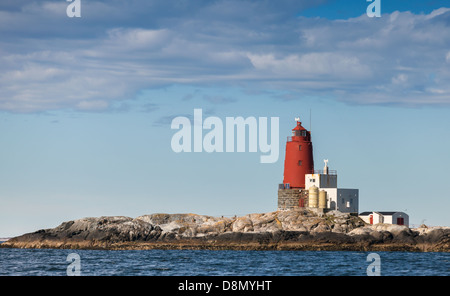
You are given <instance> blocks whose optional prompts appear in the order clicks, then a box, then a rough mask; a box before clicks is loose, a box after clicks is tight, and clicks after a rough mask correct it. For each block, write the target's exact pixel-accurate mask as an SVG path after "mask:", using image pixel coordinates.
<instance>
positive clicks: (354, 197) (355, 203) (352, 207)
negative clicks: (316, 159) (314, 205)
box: [305, 159, 359, 213]
mask: <svg viewBox="0 0 450 296" xmlns="http://www.w3.org/2000/svg"><path fill="white" fill-rule="evenodd" d="M313 185H314V186H316V187H318V188H319V191H321V190H324V191H326V192H327V208H328V209H331V210H338V211H340V212H343V213H358V209H359V190H358V189H344V188H338V186H337V173H336V171H331V170H328V160H327V159H326V160H325V167H324V169H323V171H318V173H315V174H307V175H305V189H306V190H309V188H310V187H312V186H313Z"/></svg>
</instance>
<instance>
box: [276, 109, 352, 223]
mask: <svg viewBox="0 0 450 296" xmlns="http://www.w3.org/2000/svg"><path fill="white" fill-rule="evenodd" d="M295 122H296V126H295V127H294V128H293V129H292V135H291V136H289V137H288V138H287V142H286V155H285V159H284V176H283V183H282V184H279V186H278V210H281V211H283V210H295V209H302V208H308V209H310V210H315V211H321V212H325V211H329V210H338V211H341V212H345V213H352V214H355V213H356V214H357V213H358V207H359V206H358V204H359V190H358V189H347V188H339V187H338V184H337V172H336V171H335V170H329V169H328V159H324V163H325V166H324V168H323V170H314V159H313V145H312V141H311V132H310V131H308V130H306V129H305V128H304V127H303V126H302V123H301V121H300V118H296V119H295Z"/></svg>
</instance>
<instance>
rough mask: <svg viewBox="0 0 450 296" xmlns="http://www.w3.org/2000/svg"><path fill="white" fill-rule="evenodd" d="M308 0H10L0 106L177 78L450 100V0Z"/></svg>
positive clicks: (0, 27)
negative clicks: (397, 2)
mask: <svg viewBox="0 0 450 296" xmlns="http://www.w3.org/2000/svg"><path fill="white" fill-rule="evenodd" d="M309 2H311V1H250V0H248V1H237V0H235V1H233V0H229V1H227V0H218V1H206V0H205V1H138V0H132V1H83V0H82V17H81V18H68V17H67V15H66V12H65V11H66V7H67V3H68V2H65V1H3V2H2V4H0V36H1V38H0V67H1V69H2V71H1V73H0V110H2V111H8V112H42V111H49V110H59V109H74V110H81V111H86V110H89V111H96V110H107V109H108V108H110V107H111V106H112V104H114V103H115V102H118V101H125V100H130V99H133V98H134V97H135V96H136V94H137V93H138V92H139V91H140V90H142V89H151V88H157V87H158V88H159V87H164V86H168V85H174V84H180V85H195V86H199V87H201V86H205V87H207V86H213V85H214V86H217V85H223V86H230V87H238V88H242V89H244V90H247V91H255V90H261V91H264V90H280V91H283V92H285V93H288V94H289V96H288V97H289V98H301V97H302V96H326V97H327V98H334V99H335V100H339V101H344V102H347V103H351V104H377V105H379V104H383V105H399V106H449V105H450V84H449V83H448V82H449V81H450V70H449V69H450V34H448V32H449V27H450V9H449V8H439V9H436V10H434V11H432V12H431V13H429V14H414V13H411V12H398V11H396V12H393V13H390V14H383V15H382V17H381V18H369V17H367V16H366V15H365V11H362V12H361V16H360V17H357V18H350V19H338V20H329V19H326V18H307V17H301V16H298V15H299V12H301V11H302V10H304V9H306V8H308V7H310V6H311V5H312V4H311V3H309ZM323 2H326V1H315V4H314V5H318V4H320V3H323ZM204 99H205V100H207V101H210V102H213V103H224V102H233V101H234V100H235V99H234V98H233V99H230V98H224V97H220V96H215V97H213V96H210V97H205V98H204Z"/></svg>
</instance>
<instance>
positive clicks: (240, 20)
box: [0, 0, 450, 237]
mask: <svg viewBox="0 0 450 296" xmlns="http://www.w3.org/2000/svg"><path fill="white" fill-rule="evenodd" d="M81 3H82V9H81V18H68V17H67V15H66V7H67V5H68V4H69V3H68V2H66V1H62V0H57V1H56V0H55V1H2V2H1V4H0V37H1V38H0V67H1V69H2V71H1V72H0V75H1V79H0V135H1V138H0V141H1V145H0V163H1V166H0V179H1V180H2V183H1V184H2V186H0V202H1V206H0V237H1V236H14V235H19V234H22V233H24V232H31V231H35V230H37V229H41V228H50V227H55V226H57V225H59V224H60V223H61V222H63V221H67V220H71V219H77V218H82V217H87V216H107V215H124V216H130V217H137V216H139V215H144V214H151V213H157V212H166V213H198V214H205V215H245V214H248V213H255V212H267V211H274V210H276V201H277V184H278V183H280V182H281V181H282V177H283V160H284V148H285V139H286V137H287V136H289V135H290V130H291V129H292V128H293V126H294V125H295V122H294V118H295V117H297V116H300V117H301V118H302V121H303V122H304V124H305V126H306V127H307V128H308V129H309V128H310V112H311V114H312V118H311V122H312V134H313V144H314V158H315V162H316V168H317V169H320V168H322V166H323V159H324V158H327V159H329V165H330V168H331V169H336V170H337V171H338V183H339V186H340V187H344V188H345V187H347V188H358V189H359V190H360V211H366V210H399V211H406V212H407V213H408V214H409V215H410V222H411V223H415V224H420V223H422V222H425V223H426V224H430V225H447V226H450V220H449V216H448V214H447V212H446V210H447V209H448V208H449V206H450V204H449V199H448V194H447V193H446V190H445V184H446V182H447V180H448V176H449V173H448V171H447V166H448V164H449V163H450V156H449V154H448V151H449V150H450V133H449V127H450V116H449V115H450V109H449V106H450V87H449V85H450V83H449V81H450V69H449V66H450V34H448V33H449V26H450V6H449V5H448V4H447V3H446V1H401V0H399V1H386V0H384V1H383V0H381V3H382V6H381V7H382V16H381V17H380V18H369V17H368V16H367V15H366V8H367V6H368V5H369V4H370V3H369V2H366V1H359V0H352V1H326V0H323V1H289V0H286V1H276V2H275V1H250V0H247V1H243V0H241V1H238V0H234V1H233V0H218V1H138V0H130V1H87V0H81ZM195 108H201V109H202V110H203V114H204V117H207V116H217V117H219V118H222V119H223V120H225V117H227V116H229V117H237V116H244V117H248V116H254V117H279V118H280V130H279V133H280V155H279V160H278V161H277V162H276V163H273V164H261V163H260V162H259V157H260V153H249V152H246V153H211V154H209V153H205V152H204V153H179V154H177V153H174V152H173V151H172V149H171V146H170V143H171V138H172V136H173V134H174V133H175V131H174V130H171V129H170V123H171V120H172V119H173V118H174V117H176V116H180V115H182V116H188V117H192V116H193V110H194V109H195Z"/></svg>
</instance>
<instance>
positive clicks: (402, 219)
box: [397, 217, 405, 225]
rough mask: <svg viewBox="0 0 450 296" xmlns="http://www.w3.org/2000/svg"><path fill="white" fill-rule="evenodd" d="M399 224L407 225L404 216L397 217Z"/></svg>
mask: <svg viewBox="0 0 450 296" xmlns="http://www.w3.org/2000/svg"><path fill="white" fill-rule="evenodd" d="M397 225H405V219H404V218H402V217H398V218H397Z"/></svg>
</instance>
